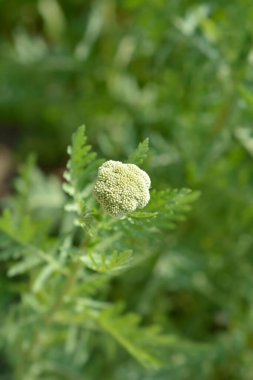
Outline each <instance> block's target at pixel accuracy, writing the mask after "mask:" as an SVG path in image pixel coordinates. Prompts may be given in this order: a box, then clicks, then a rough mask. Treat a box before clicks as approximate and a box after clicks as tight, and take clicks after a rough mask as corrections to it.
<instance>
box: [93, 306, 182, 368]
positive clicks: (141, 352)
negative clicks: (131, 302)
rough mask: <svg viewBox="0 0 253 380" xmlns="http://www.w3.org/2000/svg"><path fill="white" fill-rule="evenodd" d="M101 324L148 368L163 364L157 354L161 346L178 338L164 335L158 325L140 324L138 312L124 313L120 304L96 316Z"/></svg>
mask: <svg viewBox="0 0 253 380" xmlns="http://www.w3.org/2000/svg"><path fill="white" fill-rule="evenodd" d="M96 321H97V323H98V324H99V326H100V327H101V328H102V329H103V330H105V331H106V332H107V333H109V334H110V335H111V336H112V337H113V338H114V339H115V340H116V341H117V342H118V343H119V344H120V345H121V346H122V347H124V349H126V350H127V351H128V352H129V353H130V354H131V355H132V356H133V357H134V358H135V359H136V360H137V361H138V362H139V363H140V364H142V365H143V366H144V367H147V368H157V367H160V366H161V365H162V363H161V360H160V359H159V357H158V355H157V354H156V352H157V349H158V348H159V347H161V346H164V345H168V344H172V343H173V342H174V341H175V340H176V338H175V337H174V336H173V337H170V336H164V335H162V334H161V331H160V328H159V327H157V326H148V327H142V326H140V317H139V316H138V315H137V314H134V313H129V314H122V307H121V306H119V305H116V306H110V307H107V308H106V309H104V310H102V311H101V312H100V313H99V315H98V316H97V318H96Z"/></svg>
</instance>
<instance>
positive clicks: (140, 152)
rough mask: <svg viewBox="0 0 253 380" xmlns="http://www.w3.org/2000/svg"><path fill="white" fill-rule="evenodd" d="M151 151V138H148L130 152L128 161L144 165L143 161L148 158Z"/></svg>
mask: <svg viewBox="0 0 253 380" xmlns="http://www.w3.org/2000/svg"><path fill="white" fill-rule="evenodd" d="M148 151H149V139H148V138H146V139H145V140H144V141H143V142H141V143H140V144H139V145H138V147H137V149H136V150H135V151H134V152H133V153H132V154H130V156H129V159H128V162H129V163H130V164H135V165H142V164H143V161H144V160H145V159H146V158H147V155H148Z"/></svg>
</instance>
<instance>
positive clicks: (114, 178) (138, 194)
mask: <svg viewBox="0 0 253 380" xmlns="http://www.w3.org/2000/svg"><path fill="white" fill-rule="evenodd" d="M150 186H151V181H150V178H149V176H148V174H147V173H146V172H144V171H143V170H141V169H140V168H139V167H138V166H136V165H134V164H123V163H122V162H120V161H112V160H110V161H106V162H105V163H104V164H103V165H102V166H100V168H99V169H98V177H97V181H96V184H95V187H94V190H93V193H94V196H95V198H96V199H97V201H98V202H99V203H100V205H101V206H102V208H103V209H104V211H105V212H106V213H107V214H110V215H112V216H114V217H121V216H123V215H126V214H128V213H129V212H133V211H135V210H136V209H137V208H143V207H145V206H146V205H147V203H148V202H149V200H150V194H149V189H150Z"/></svg>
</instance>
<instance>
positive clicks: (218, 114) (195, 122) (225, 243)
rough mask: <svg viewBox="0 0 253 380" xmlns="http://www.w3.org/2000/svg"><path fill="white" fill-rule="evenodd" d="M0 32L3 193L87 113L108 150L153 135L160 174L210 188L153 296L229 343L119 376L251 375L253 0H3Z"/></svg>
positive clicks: (171, 321) (193, 331)
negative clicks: (25, 164)
mask: <svg viewBox="0 0 253 380" xmlns="http://www.w3.org/2000/svg"><path fill="white" fill-rule="evenodd" d="M0 35H1V37H0V38H1V39H0V150H1V153H0V180H1V185H0V189H1V194H8V192H9V191H10V189H11V187H10V185H9V183H10V178H11V177H12V175H13V173H15V168H16V166H17V164H18V163H19V162H21V161H23V160H24V159H25V158H26V157H27V155H28V153H30V152H34V153H35V154H36V155H37V158H38V163H39V165H40V166H41V167H42V168H43V170H45V171H46V172H54V173H57V174H60V173H61V172H62V168H63V167H64V165H65V163H66V159H67V157H66V146H67V145H68V144H69V141H70V137H71V134H72V133H73V131H74V130H76V127H77V126H79V125H81V124H83V123H85V124H86V126H87V133H88V137H89V141H90V142H91V144H92V145H93V147H94V149H95V150H97V151H99V152H100V154H101V155H102V156H105V157H106V158H112V159H122V160H124V158H126V156H127V155H128V154H129V153H130V152H131V151H132V150H133V149H134V148H135V147H136V146H137V144H138V142H139V141H140V140H143V139H144V138H145V137H149V138H150V143H151V148H152V155H151V157H150V162H149V174H150V176H151V178H152V181H153V186H154V187H157V188H160V189H162V188H165V187H168V186H170V187H190V188H193V189H199V190H201V192H202V196H201V198H200V200H199V201H198V202H197V203H196V204H195V205H194V209H193V211H192V212H191V216H190V219H189V220H188V221H187V222H184V223H183V224H181V226H180V227H179V228H178V229H177V231H176V232H175V233H173V235H172V236H170V240H169V242H170V243H169V245H168V247H167V250H168V254H167V255H165V256H163V257H162V259H161V260H160V261H159V263H158V265H157V267H156V270H155V271H154V276H155V279H156V281H154V282H153V283H152V284H155V289H154V288H152V286H153V285H152V286H150V287H148V284H147V292H146V293H147V294H146V295H145V297H146V298H145V300H147V299H148V301H147V304H149V305H150V304H152V305H153V307H154V312H153V314H154V319H155V320H157V322H158V323H161V325H163V326H165V328H166V326H167V328H169V329H173V331H176V332H177V334H179V335H181V336H183V337H186V338H189V339H190V340H193V341H200V342H215V343H216V342H219V344H220V351H217V352H216V353H215V354H214V356H213V357H212V358H210V357H209V358H208V359H206V358H205V357H204V356H203V357H197V358H195V357H190V356H189V355H188V359H187V357H184V356H182V357H175V358H174V357H173V358H171V359H170V357H169V355H168V368H167V369H164V370H162V371H161V372H159V373H156V374H155V375H154V376H155V377H152V376H153V375H152V374H149V375H147V374H146V375H145V376H144V375H139V374H138V370H137V369H136V368H137V367H136V368H135V369H134V371H133V372H131V370H130V369H129V371H128V372H127V373H125V372H124V374H123V375H122V373H121V372H120V371H121V369H120V368H119V369H118V370H117V371H118V372H117V371H116V374H117V375H116V378H120V379H131V380H132V379H133V380H134V379H141V378H145V379H153V378H154V379H157V380H159V379H162V380H166V379H169V378H171V379H173V380H183V379H200V380H202V379H208V380H210V379H219V380H231V379H232V380H238V379H243V380H252V378H253V352H252V349H253V293H252V289H253V256H252V252H253V251H252V245H253V236H252V232H253V224H252V220H253V201H252V199H253V198H252V193H253V192H252V190H253V186H252V184H253V183H252V182H253V162H252V155H253V126H252V116H253V91H252V90H253V6H252V1H250V0H234V1H231V2H229V1H227V0H226V1H225V0H213V1H211V0H209V1H193V0H169V1H168V0H167V1H166V0H152V1H151V0H145V1H144V0H118V1H116V0H114V1H113V0H100V1H94V0H92V1H88V0H87V1H81V0H72V1H67V0H61V1H60V0H59V1H57V0H39V1H35V0H8V1H4V0H1V1H0ZM125 286H126V289H127V285H125ZM122 287H123V285H122ZM124 291H126V290H124ZM154 294H155V295H156V296H155V297H154V296H153V295H154ZM157 295H158V296H157ZM152 297H153V299H152ZM140 310H141V311H142V312H143V313H144V314H145V304H142V305H140ZM173 360H174V361H173ZM0 367H1V366H0ZM0 373H1V369H0ZM117 376H118V377H117ZM138 376H139V377H138Z"/></svg>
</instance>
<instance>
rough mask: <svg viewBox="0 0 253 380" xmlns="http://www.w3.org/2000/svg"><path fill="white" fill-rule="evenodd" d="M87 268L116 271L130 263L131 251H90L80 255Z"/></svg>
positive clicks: (102, 271) (97, 270) (106, 271)
mask: <svg viewBox="0 0 253 380" xmlns="http://www.w3.org/2000/svg"><path fill="white" fill-rule="evenodd" d="M80 259H81V261H82V262H83V263H84V264H85V265H86V267H87V268H89V269H92V270H94V271H96V272H100V273H115V272H116V273H117V272H120V271H122V270H124V269H127V268H129V266H130V265H131V264H132V251H129V250H127V251H123V252H118V251H114V252H113V253H111V254H108V253H96V252H92V253H90V254H88V255H86V256H81V257H80Z"/></svg>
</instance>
